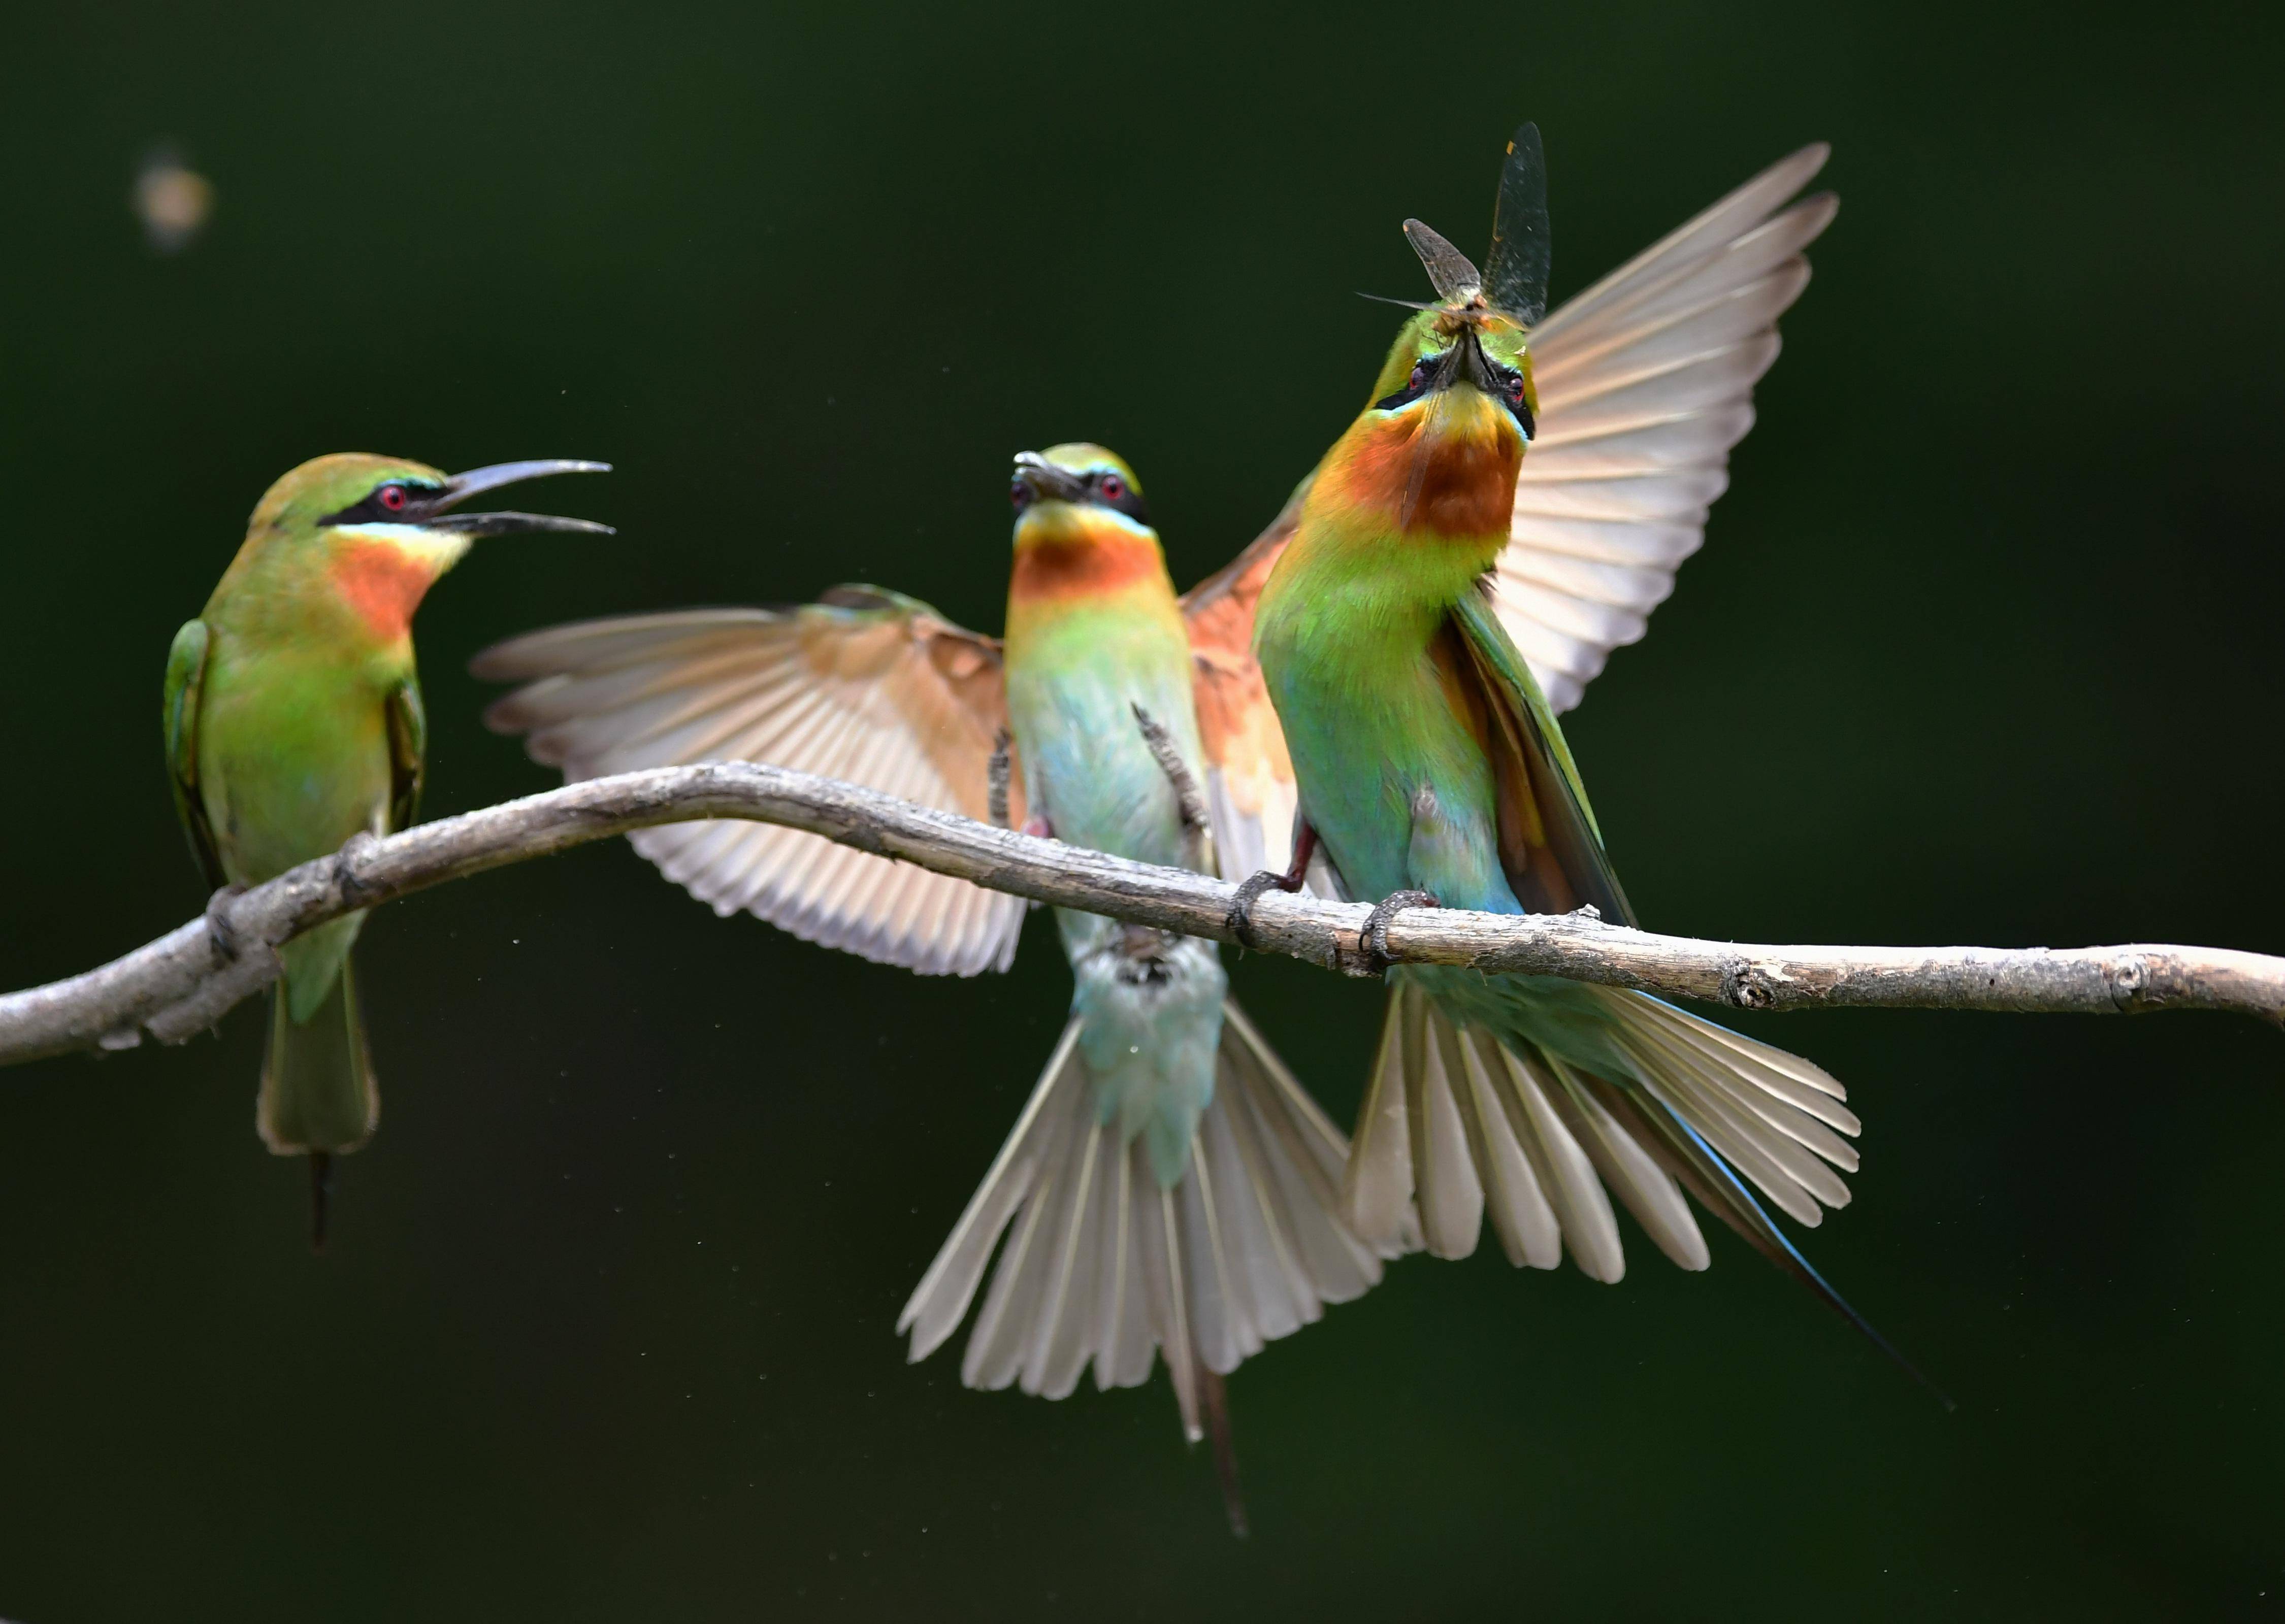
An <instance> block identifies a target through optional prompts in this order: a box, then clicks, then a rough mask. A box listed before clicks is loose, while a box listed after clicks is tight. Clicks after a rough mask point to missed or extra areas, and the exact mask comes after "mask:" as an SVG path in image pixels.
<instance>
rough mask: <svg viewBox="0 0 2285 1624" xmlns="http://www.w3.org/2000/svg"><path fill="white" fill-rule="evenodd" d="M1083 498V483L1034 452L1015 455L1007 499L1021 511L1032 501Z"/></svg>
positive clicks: (1062, 500)
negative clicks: (1014, 467)
mask: <svg viewBox="0 0 2285 1624" xmlns="http://www.w3.org/2000/svg"><path fill="white" fill-rule="evenodd" d="M1086 495H1087V482H1086V481H1085V480H1082V479H1081V478H1080V476H1079V475H1076V474H1074V473H1072V471H1071V470H1070V469H1068V468H1059V467H1056V465H1055V464H1054V463H1052V462H1049V461H1048V459H1046V458H1044V457H1042V456H1040V453H1039V452H1037V451H1017V453H1016V473H1015V476H1014V478H1013V479H1011V480H1010V481H1009V485H1008V496H1009V500H1011V501H1013V502H1014V503H1015V504H1016V511H1017V513H1021V512H1023V511H1024V510H1025V508H1027V507H1029V506H1031V505H1032V504H1033V503H1034V502H1077V501H1080V500H1082V499H1083V498H1085V497H1086Z"/></svg>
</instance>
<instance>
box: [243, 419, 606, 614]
mask: <svg viewBox="0 0 2285 1624" xmlns="http://www.w3.org/2000/svg"><path fill="white" fill-rule="evenodd" d="M609 467H610V465H609V463H602V462H579V461H572V460H569V459H557V458H550V459H540V460H538V461H530V462H503V463H495V464H493V465H491V467H482V468H471V469H469V470H468V471H467V473H465V474H446V473H444V471H443V470H442V469H438V468H432V467H429V466H428V464H427V463H422V462H414V461H412V460H411V459H407V458H403V457H377V456H373V455H372V454H370V453H367V452H363V451H341V452H336V453H334V455H332V456H328V457H318V458H315V459H311V460H310V461H308V462H305V463H303V464H302V466H301V467H298V468H295V469H294V471H293V472H292V473H290V474H287V475H286V476H285V477H283V478H282V479H280V480H279V481H278V482H277V483H275V484H273V485H272V486H271V487H270V489H269V490H266V491H264V492H263V497H262V500H261V501H260V502H259V503H257V504H256V505H255V509H254V516H253V518H252V519H251V520H250V521H248V522H247V530H246V542H245V545H243V546H241V547H240V548H239V553H238V557H237V559H236V560H235V561H233V562H232V565H231V567H230V570H229V572H228V573H227V574H225V575H224V577H223V579H222V584H221V585H219V586H217V587H216V589H215V597H216V600H217V601H218V602H219V601H221V600H224V598H225V597H226V595H227V594H229V593H230V592H232V589H233V588H234V587H235V586H238V585H241V584H246V583H247V578H248V577H255V576H259V577H263V578H264V579H266V580H270V581H272V582H276V581H279V580H281V579H283V580H285V581H287V582H292V581H301V582H304V583H316V584H321V585H324V586H328V587H330V588H331V589H332V590H333V591H334V592H335V593H337V594H338V595H339V596H341V597H342V598H343V599H345V600H348V602H349V604H350V606H351V607H352V608H355V609H357V611H358V613H359V614H360V616H362V617H363V618H364V619H365V621H366V622H367V624H369V625H370V626H371V628H372V629H373V631H374V632H376V633H377V634H379V635H381V636H383V637H391V638H393V637H400V636H403V635H404V633H405V632H406V630H407V629H408V627H409V626H410V624H411V621H412V611H413V609H414V608H417V607H419V604H420V599H421V597H422V595H423V594H424V593H426V592H428V588H429V587H430V586H431V585H432V584H435V582H436V578H437V577H439V576H442V575H443V574H444V572H445V571H446V570H447V569H451V568H452V566H453V565H454V564H456V563H458V562H459V561H460V558H461V556H462V555H463V554H464V553H467V550H468V548H469V546H470V545H472V544H474V543H475V540H476V539H477V538H478V537H483V536H513V535H521V534H529V533H532V532H537V531H544V530H553V531H570V532H575V533H579V534H585V535H605V536H608V535H609V534H610V533H611V530H610V527H609V525H603V524H595V523H593V522H589V521H587V520H585V519H564V518H559V517H557V516H555V515H554V514H525V513H473V514H471V513H461V512H459V511H458V509H459V506H460V505H461V504H462V503H464V502H467V501H468V500H470V499H471V498H475V497H477V496H481V495H483V494H484V493H485V492H488V491H492V490H499V489H500V488H501V487H502V486H505V485H512V484H517V483H520V482H522V481H524V480H528V479H540V478H544V477H546V475H552V474H600V473H606V472H608V471H609Z"/></svg>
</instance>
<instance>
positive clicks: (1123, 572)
mask: <svg viewBox="0 0 2285 1624" xmlns="http://www.w3.org/2000/svg"><path fill="white" fill-rule="evenodd" d="M1165 574H1166V561H1165V559H1164V557H1163V556H1162V555H1161V554H1160V553H1159V551H1158V542H1157V541H1156V540H1155V539H1153V538H1152V537H1150V535H1149V534H1148V533H1146V532H1144V531H1142V530H1136V529H1135V528H1134V527H1133V526H1131V525H1129V524H1127V522H1124V521H1123V520H1121V519H1119V518H1118V517H1117V516H1115V515H1113V514H1108V513H1105V512H1103V510H1102V509H1100V508H1092V507H1085V506H1078V505H1075V504H1072V503H1064V502H1043V503H1041V504H1040V506H1037V507H1035V508H1033V509H1032V510H1031V511H1030V512H1028V513H1026V514H1025V515H1024V517H1023V518H1022V519H1021V520H1020V521H1019V522H1017V526H1016V562H1015V569H1014V572H1013V573H1012V574H1011V575H1010V576H1009V581H1008V598H1009V602H1010V603H1045V602H1053V601H1062V600H1072V599H1081V598H1094V597H1101V596H1104V595H1107V594H1109V593H1111V592H1119V591H1120V590H1122V589H1123V588H1126V587H1128V586H1132V585H1134V584H1136V583H1138V582H1141V581H1146V580H1149V579H1150V578H1151V577H1163V576H1165Z"/></svg>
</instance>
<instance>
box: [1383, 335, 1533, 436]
mask: <svg viewBox="0 0 2285 1624" xmlns="http://www.w3.org/2000/svg"><path fill="white" fill-rule="evenodd" d="M1454 388H1465V389H1468V390H1471V391H1472V392H1474V393H1476V394H1479V395H1481V396H1485V397H1486V398H1487V399H1488V401H1490V402H1492V403H1494V404H1496V405H1497V406H1498V407H1499V409H1500V410H1501V411H1503V412H1505V413H1506V414H1507V415H1508V416H1509V417H1510V418H1512V420H1514V423H1515V427H1516V430H1517V432H1519V434H1521V435H1522V436H1523V437H1524V438H1525V439H1526V440H1528V439H1530V438H1531V436H1532V435H1533V434H1535V432H1537V428H1538V423H1537V414H1538V411H1539V396H1538V392H1537V391H1536V390H1535V389H1534V388H1533V387H1532V382H1531V352H1530V349H1529V348H1528V346H1527V344H1526V342H1525V334H1524V331H1523V329H1522V328H1521V327H1520V326H1517V325H1516V324H1515V323H1514V322H1512V321H1511V320H1509V319H1508V318H1505V317H1504V316H1501V315H1500V314H1499V313H1498V312H1496V311H1493V310H1481V311H1476V310H1444V309H1436V310H1422V311H1421V312H1420V313H1419V314H1417V316H1415V317H1413V318H1412V319H1411V320H1409V321H1408V322H1406V323H1405V324H1404V326H1403V327H1402V328H1401V329H1400V330H1399V331H1398V333H1397V334H1396V342H1395V343H1394V344H1392V345H1390V346H1389V349H1388V358H1387V360H1386V361H1384V362H1383V363H1382V364H1381V368H1380V376H1379V377H1378V378H1377V379H1375V380H1374V381H1373V386H1372V404H1371V406H1370V410H1371V411H1374V412H1386V413H1391V414H1398V415H1402V414H1405V413H1415V414H1417V413H1418V412H1425V411H1426V410H1427V404H1428V403H1432V402H1433V400H1434V399H1435V397H1436V396H1439V395H1441V394H1443V393H1445V392H1446V391H1449V390H1451V389H1454Z"/></svg>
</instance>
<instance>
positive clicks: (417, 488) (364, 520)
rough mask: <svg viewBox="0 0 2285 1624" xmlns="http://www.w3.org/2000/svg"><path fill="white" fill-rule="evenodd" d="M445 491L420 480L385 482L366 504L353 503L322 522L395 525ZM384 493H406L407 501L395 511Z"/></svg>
mask: <svg viewBox="0 0 2285 1624" xmlns="http://www.w3.org/2000/svg"><path fill="white" fill-rule="evenodd" d="M384 490H401V491H403V492H404V501H402V502H400V503H399V504H398V505H397V506H395V507H393V508H392V507H389V506H386V505H384V504H383V503H382V501H381V492H382V491H384ZM442 490H444V487H443V486H441V485H432V484H428V483H427V482H423V481H419V480H410V479H387V480H383V481H381V483H380V484H378V485H375V486H374V487H373V489H372V490H369V491H367V492H366V493H365V499H364V500H363V501H361V502H353V503H351V504H350V505H349V506H347V507H344V508H342V510H341V512H339V513H337V514H326V516H325V517H324V518H322V519H320V520H318V523H319V524H326V525H332V524H390V523H395V522H399V521H401V520H403V519H404V516H405V515H406V514H409V513H411V512H412V511H413V510H414V509H416V508H418V507H419V506H420V499H421V498H423V497H432V496H436V495H437V494H438V493H439V492H441V491H442Z"/></svg>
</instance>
